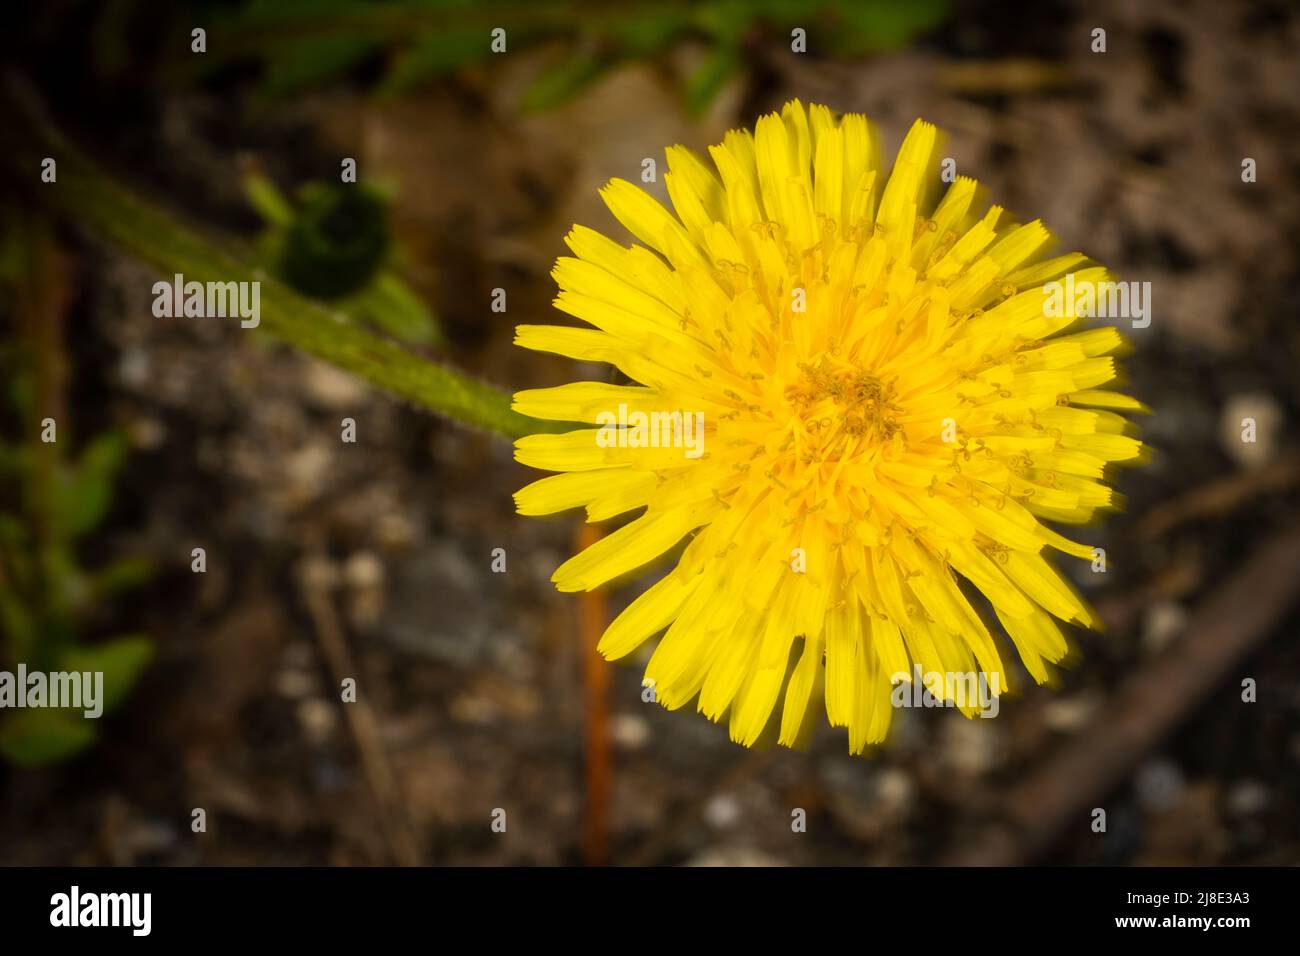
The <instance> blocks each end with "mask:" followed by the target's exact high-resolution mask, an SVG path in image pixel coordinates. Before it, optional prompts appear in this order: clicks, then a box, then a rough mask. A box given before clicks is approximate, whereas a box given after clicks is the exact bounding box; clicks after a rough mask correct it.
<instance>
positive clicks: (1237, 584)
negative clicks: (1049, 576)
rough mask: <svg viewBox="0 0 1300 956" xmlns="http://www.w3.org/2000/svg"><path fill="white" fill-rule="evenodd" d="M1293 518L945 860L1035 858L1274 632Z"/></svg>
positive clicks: (1289, 570) (1292, 553)
mask: <svg viewBox="0 0 1300 956" xmlns="http://www.w3.org/2000/svg"><path fill="white" fill-rule="evenodd" d="M1297 567H1300V526H1297V527H1293V528H1291V529H1290V530H1288V531H1286V532H1283V533H1281V534H1279V535H1277V536H1276V537H1274V538H1272V539H1270V540H1269V541H1268V542H1267V543H1266V544H1265V545H1264V546H1263V547H1261V548H1260V549H1259V550H1258V551H1256V552H1255V554H1254V556H1253V557H1252V558H1251V559H1250V560H1249V561H1248V562H1246V564H1245V566H1244V567H1242V568H1241V570H1240V571H1238V572H1237V573H1236V575H1234V576H1233V577H1232V578H1231V579H1230V580H1229V581H1228V583H1227V584H1225V585H1224V586H1223V587H1222V588H1220V589H1219V590H1218V591H1217V592H1216V593H1215V594H1214V595H1212V596H1211V597H1210V598H1209V599H1208V600H1207V601H1205V602H1204V603H1203V604H1202V605H1201V606H1200V607H1199V608H1198V609H1197V610H1196V612H1195V613H1194V615H1193V617H1192V620H1191V622H1190V623H1189V625H1188V628H1187V631H1186V633H1185V634H1184V636H1183V638H1182V639H1181V640H1180V641H1179V642H1178V643H1177V644H1176V645H1174V646H1173V647H1171V648H1170V649H1169V650H1168V651H1167V652H1166V653H1164V654H1163V655H1162V656H1160V657H1159V658H1157V659H1155V660H1154V661H1152V662H1151V663H1150V664H1148V665H1147V666H1146V667H1144V668H1143V669H1142V670H1140V671H1138V672H1137V673H1136V674H1134V675H1133V677H1132V678H1130V679H1129V681H1128V682H1127V683H1126V684H1125V685H1124V687H1123V688H1122V689H1121V690H1120V692H1119V693H1118V694H1117V695H1116V697H1115V699H1114V701H1113V702H1112V703H1110V704H1109V706H1107V707H1106V708H1105V709H1104V711H1103V712H1102V713H1101V714H1100V715H1099V716H1098V717H1097V719H1096V720H1095V721H1093V723H1092V725H1091V726H1089V727H1087V728H1085V729H1084V730H1082V731H1081V732H1080V733H1079V734H1078V735H1077V736H1076V737H1075V738H1074V739H1073V741H1071V743H1070V744H1069V745H1067V746H1066V747H1065V748H1064V749H1062V750H1061V751H1059V752H1058V753H1057V755H1056V756H1055V757H1053V758H1052V759H1050V760H1049V761H1048V762H1047V763H1046V764H1045V765H1043V766H1041V767H1040V768H1039V769H1038V770H1037V771H1035V772H1033V773H1032V774H1030V776H1029V777H1028V778H1027V779H1026V780H1025V781H1024V782H1023V783H1021V784H1020V785H1019V786H1017V787H1016V788H1015V789H1014V790H1013V791H1012V792H1011V795H1010V797H1009V799H1007V800H1006V801H1005V802H1004V803H1003V807H1004V813H1003V815H1002V819H1001V820H999V821H998V822H997V823H995V824H994V825H993V826H992V827H991V828H990V829H989V830H988V831H987V832H986V833H985V834H984V835H983V837H982V838H980V839H977V840H976V841H975V843H974V844H973V845H972V846H970V847H968V848H966V849H964V850H962V851H959V852H958V853H956V854H954V855H953V856H952V857H951V858H950V859H949V860H948V861H947V862H948V863H950V864H956V865H961V866H1004V865H1017V864H1022V863H1026V862H1031V861H1033V860H1034V859H1035V858H1036V857H1038V856H1039V855H1040V854H1041V853H1043V852H1044V851H1046V850H1047V849H1048V848H1050V846H1051V845H1052V842H1053V841H1054V840H1055V839H1056V837H1057V835H1058V833H1059V832H1060V831H1061V830H1062V829H1063V828H1064V827H1065V826H1066V825H1068V824H1070V823H1071V821H1075V822H1082V823H1084V824H1085V825H1086V820H1087V818H1086V816H1085V814H1086V811H1087V809H1088V808H1089V807H1094V806H1097V805H1098V803H1099V801H1101V800H1103V799H1104V798H1105V797H1106V795H1107V794H1109V793H1110V792H1111V791H1113V790H1114V789H1115V787H1117V786H1118V785H1119V784H1120V783H1122V782H1123V781H1124V780H1125V779H1126V778H1127V776H1128V774H1129V773H1131V772H1132V770H1133V768H1134V767H1135V766H1136V765H1137V763H1138V762H1139V761H1140V760H1141V759H1142V757H1143V756H1144V755H1145V754H1147V753H1148V752H1149V751H1150V750H1151V749H1152V748H1153V747H1156V746H1157V745H1159V743H1160V742H1161V741H1162V740H1164V739H1165V738H1166V737H1167V736H1168V735H1169V734H1170V733H1172V732H1173V730H1174V729H1175V728H1177V727H1178V726H1179V725H1180V724H1181V723H1182V722H1183V721H1185V720H1186V719H1187V718H1188V717H1189V716H1191V714H1192V713H1194V712H1195V710H1196V708H1197V707H1198V706H1199V705H1200V704H1201V702H1202V701H1203V700H1204V699H1205V697H1206V696H1207V695H1208V694H1209V693H1210V692H1211V691H1212V690H1213V689H1214V688H1215V687H1218V686H1220V685H1221V684H1223V683H1224V682H1225V681H1226V680H1227V678H1228V675H1229V673H1230V672H1231V670H1232V668H1233V667H1234V666H1235V665H1237V664H1238V663H1239V662H1240V661H1241V660H1242V659H1243V658H1245V657H1246V655H1248V654H1249V653H1250V652H1251V651H1253V650H1254V649H1255V648H1256V647H1258V646H1259V644H1261V643H1262V642H1263V641H1264V640H1265V639H1266V638H1267V637H1268V636H1269V634H1270V633H1272V631H1273V629H1274V627H1275V626H1276V625H1277V623H1278V621H1279V620H1281V618H1282V616H1283V615H1284V614H1285V613H1286V612H1287V610H1288V609H1289V608H1291V606H1292V605H1293V604H1294V603H1295V602H1296V599H1297V598H1298V597H1300V591H1298V590H1297V589H1296V586H1295V575H1296V568H1297Z"/></svg>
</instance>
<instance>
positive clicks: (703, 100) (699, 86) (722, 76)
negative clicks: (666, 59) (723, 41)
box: [684, 46, 740, 116]
mask: <svg viewBox="0 0 1300 956" xmlns="http://www.w3.org/2000/svg"><path fill="white" fill-rule="evenodd" d="M739 68H740V51H739V50H737V49H736V48H735V47H733V46H721V47H718V48H717V49H715V50H714V51H713V52H712V53H710V54H709V56H708V58H707V59H706V60H705V61H704V62H703V63H701V64H700V66H699V67H698V68H697V69H696V70H695V72H694V73H692V74H691V77H690V79H688V80H687V81H686V89H685V91H684V92H685V99H686V109H687V112H689V113H690V114H691V115H692V116H699V115H701V114H702V113H704V111H705V110H707V109H708V108H709V104H710V103H712V102H713V98H714V97H715V96H717V95H718V91H719V90H721V89H722V87H723V85H724V84H725V83H726V82H727V80H729V79H730V78H731V77H732V76H733V75H735V73H736V72H737V70H739Z"/></svg>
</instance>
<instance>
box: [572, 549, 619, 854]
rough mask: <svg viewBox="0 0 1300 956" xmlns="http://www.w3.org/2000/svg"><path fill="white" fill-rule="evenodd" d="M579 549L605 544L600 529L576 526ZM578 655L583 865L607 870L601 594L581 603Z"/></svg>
mask: <svg viewBox="0 0 1300 956" xmlns="http://www.w3.org/2000/svg"><path fill="white" fill-rule="evenodd" d="M576 538H577V541H576V544H577V546H578V550H579V551H585V550H586V549H587V548H589V547H591V546H592V545H593V544H595V543H596V542H597V541H599V540H600V538H601V532H600V529H599V528H598V527H596V526H595V525H590V524H582V525H579V526H578V531H577V534H576ZM578 618H579V620H578V638H579V645H580V646H579V649H578V652H579V654H580V655H581V657H582V689H583V696H584V697H585V698H586V711H587V713H586V767H585V770H586V773H585V784H584V793H585V796H586V800H585V802H586V806H585V809H584V819H583V824H584V827H583V849H582V853H583V861H584V862H585V863H586V864H587V865H588V866H604V865H605V864H606V863H607V862H608V860H609V850H608V847H609V801H610V790H611V784H612V777H613V768H612V756H611V753H610V742H609V685H610V674H609V672H610V667H609V665H608V664H607V663H605V660H604V658H602V657H601V656H600V654H599V653H597V651H596V645H597V644H598V643H599V642H600V636H601V634H603V633H604V631H605V625H606V624H608V623H609V601H608V599H607V598H606V596H605V593H604V592H603V591H587V592H585V593H584V594H583V595H582V596H581V597H580V598H579V599H578Z"/></svg>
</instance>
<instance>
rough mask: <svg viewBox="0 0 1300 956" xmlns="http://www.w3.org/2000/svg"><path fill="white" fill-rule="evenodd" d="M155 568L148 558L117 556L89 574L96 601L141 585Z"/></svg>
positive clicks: (151, 574) (151, 575)
mask: <svg viewBox="0 0 1300 956" xmlns="http://www.w3.org/2000/svg"><path fill="white" fill-rule="evenodd" d="M155 570H156V568H155V567H154V563H153V562H152V561H150V560H149V559H148V558H141V557H128V558H118V559H116V560H114V561H111V562H109V564H107V565H106V566H104V567H102V568H100V569H99V570H98V571H96V572H94V573H93V574H92V575H91V587H92V589H93V593H94V596H95V599H96V600H98V601H103V600H107V599H109V598H112V597H115V596H116V595H118V594H121V593H123V592H124V591H131V590H134V589H135V588H138V587H141V586H143V585H144V584H145V583H146V582H148V580H149V579H150V578H151V577H153V575H154V572H155Z"/></svg>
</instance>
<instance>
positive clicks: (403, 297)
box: [344, 271, 442, 345]
mask: <svg viewBox="0 0 1300 956" xmlns="http://www.w3.org/2000/svg"><path fill="white" fill-rule="evenodd" d="M344 305H345V308H348V309H349V310H351V311H355V312H357V313H358V314H361V315H364V316H365V317H366V318H367V319H369V320H370V322H371V323H373V324H374V325H376V326H378V327H379V328H380V329H382V330H383V331H385V332H387V333H388V334H389V335H391V336H393V337H394V338H396V339H400V340H401V341H403V342H409V343H411V344H412V345H440V344H442V330H441V329H440V328H439V327H438V323H437V321H436V320H435V319H434V317H433V313H432V312H430V311H429V309H428V308H427V307H426V306H425V304H424V302H423V301H422V300H421V299H420V298H419V297H418V296H417V295H416V294H415V293H414V292H412V291H411V289H410V287H409V286H407V284H406V283H405V282H403V281H402V280H401V279H400V278H398V277H397V276H396V275H395V274H394V273H392V272H388V271H384V272H380V273H379V274H378V275H377V276H375V279H374V281H373V282H371V283H370V285H368V286H366V287H365V288H364V289H362V290H361V291H360V292H358V293H356V294H355V295H353V296H352V297H351V298H350V299H349V300H348V301H347V302H346V303H345V304H344Z"/></svg>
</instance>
